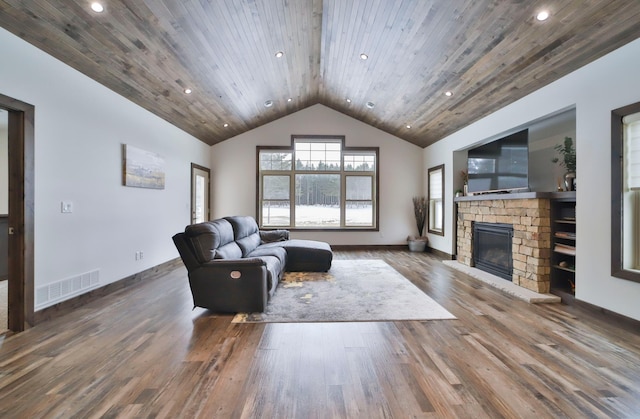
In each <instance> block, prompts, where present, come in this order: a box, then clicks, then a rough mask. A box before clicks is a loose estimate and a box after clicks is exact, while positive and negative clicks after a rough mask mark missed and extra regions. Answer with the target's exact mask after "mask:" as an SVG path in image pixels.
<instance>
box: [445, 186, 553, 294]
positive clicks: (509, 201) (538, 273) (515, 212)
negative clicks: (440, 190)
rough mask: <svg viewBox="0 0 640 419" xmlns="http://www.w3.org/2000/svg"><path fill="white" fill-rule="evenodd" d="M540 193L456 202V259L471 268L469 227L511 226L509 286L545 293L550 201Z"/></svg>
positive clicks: (470, 197) (546, 291) (549, 238)
mask: <svg viewBox="0 0 640 419" xmlns="http://www.w3.org/2000/svg"><path fill="white" fill-rule="evenodd" d="M545 195H547V194H544V193H542V194H541V193H534V192H530V193H522V194H508V195H482V196H469V197H461V198H456V203H457V204H458V222H457V224H458V225H457V226H458V233H457V240H458V241H457V259H458V261H459V262H460V263H462V264H464V265H467V266H473V223H474V222H483V223H500V224H511V225H513V241H512V246H511V250H512V256H513V283H514V284H516V285H519V286H521V287H524V288H527V289H529V290H532V291H535V292H538V293H548V292H549V287H550V280H551V201H550V199H549V198H547V197H546V196H545Z"/></svg>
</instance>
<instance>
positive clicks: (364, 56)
mask: <svg viewBox="0 0 640 419" xmlns="http://www.w3.org/2000/svg"><path fill="white" fill-rule="evenodd" d="M368 58H369V56H368V55H367V54H365V53H364V52H363V53H362V54H360V59H361V60H366V59H368Z"/></svg>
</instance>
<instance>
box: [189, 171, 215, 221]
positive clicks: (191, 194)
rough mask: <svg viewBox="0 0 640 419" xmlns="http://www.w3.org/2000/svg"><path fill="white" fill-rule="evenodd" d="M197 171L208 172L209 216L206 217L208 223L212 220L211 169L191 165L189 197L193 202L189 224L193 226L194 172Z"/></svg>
mask: <svg viewBox="0 0 640 419" xmlns="http://www.w3.org/2000/svg"><path fill="white" fill-rule="evenodd" d="M195 170H201V171H203V172H207V216H206V221H209V220H210V219H211V169H209V168H208V167H204V166H200V165H199V164H195V163H191V191H190V192H189V195H190V196H189V197H190V200H191V205H190V207H191V211H190V213H189V224H193V213H194V211H195V208H194V207H193V202H194V196H193V188H194V186H195V185H194V184H193V178H194V171H195Z"/></svg>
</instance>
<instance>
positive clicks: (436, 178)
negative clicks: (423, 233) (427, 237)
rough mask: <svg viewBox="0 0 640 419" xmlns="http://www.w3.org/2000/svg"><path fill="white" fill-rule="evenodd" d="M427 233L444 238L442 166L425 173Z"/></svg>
mask: <svg viewBox="0 0 640 419" xmlns="http://www.w3.org/2000/svg"><path fill="white" fill-rule="evenodd" d="M427 178H428V179H427V182H428V184H429V196H428V201H429V208H428V211H427V212H428V218H429V228H428V231H429V233H432V234H438V235H440V236H444V165H440V166H436V167H432V168H431V169H429V170H428V171H427Z"/></svg>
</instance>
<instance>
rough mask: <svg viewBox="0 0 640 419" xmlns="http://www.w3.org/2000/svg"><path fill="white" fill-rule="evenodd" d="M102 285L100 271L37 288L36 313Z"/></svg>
mask: <svg viewBox="0 0 640 419" xmlns="http://www.w3.org/2000/svg"><path fill="white" fill-rule="evenodd" d="M98 285H100V270H99V269H96V270H95V271H91V272H85V273H83V274H80V275H76V276H72V277H71V278H66V279H63V280H60V281H57V282H52V283H51V284H47V285H43V286H41V287H38V288H36V303H35V309H36V311H37V310H39V309H42V308H44V307H47V306H50V305H52V304H55V303H57V302H59V301H62V300H66V299H68V298H69V297H73V296H74V295H77V294H82V293H83V292H85V291H87V290H90V289H92V288H96V287H97V286H98Z"/></svg>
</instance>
